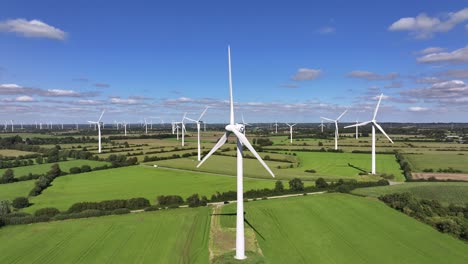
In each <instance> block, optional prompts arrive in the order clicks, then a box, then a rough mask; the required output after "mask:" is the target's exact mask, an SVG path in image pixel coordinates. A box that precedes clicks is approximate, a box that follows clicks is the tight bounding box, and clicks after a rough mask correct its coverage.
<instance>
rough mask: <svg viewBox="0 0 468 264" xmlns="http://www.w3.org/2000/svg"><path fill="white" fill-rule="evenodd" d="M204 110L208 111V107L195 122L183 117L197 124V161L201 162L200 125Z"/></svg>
mask: <svg viewBox="0 0 468 264" xmlns="http://www.w3.org/2000/svg"><path fill="white" fill-rule="evenodd" d="M206 110H208V106H207V107H206V108H205V110H204V111H203V112H202V113H201V115H200V117H199V118H198V119H197V120H194V119H191V118H188V117H185V119H187V120H190V121H193V122H195V123H196V124H197V132H198V161H200V160H201V149H200V123H201V122H202V121H201V119H202V117H203V115H205V113H206Z"/></svg>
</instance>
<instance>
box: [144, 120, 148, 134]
mask: <svg viewBox="0 0 468 264" xmlns="http://www.w3.org/2000/svg"><path fill="white" fill-rule="evenodd" d="M143 119H144V120H145V134H148V122H146V118H143Z"/></svg>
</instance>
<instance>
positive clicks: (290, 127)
mask: <svg viewBox="0 0 468 264" xmlns="http://www.w3.org/2000/svg"><path fill="white" fill-rule="evenodd" d="M286 125H288V126H289V134H290V137H291V144H292V142H293V139H292V135H293V126H295V125H297V124H293V125H290V124H288V123H286Z"/></svg>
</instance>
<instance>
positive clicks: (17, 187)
mask: <svg viewBox="0 0 468 264" xmlns="http://www.w3.org/2000/svg"><path fill="white" fill-rule="evenodd" d="M34 182H35V180H31V181H21V182H14V183H7V184H0V201H1V200H13V199H15V198H16V197H20V196H22V197H27V196H28V194H29V191H31V190H32V188H33V187H34Z"/></svg>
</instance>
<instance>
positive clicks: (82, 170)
mask: <svg viewBox="0 0 468 264" xmlns="http://www.w3.org/2000/svg"><path fill="white" fill-rule="evenodd" d="M90 171H91V167H90V166H89V165H83V166H81V172H90Z"/></svg>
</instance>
